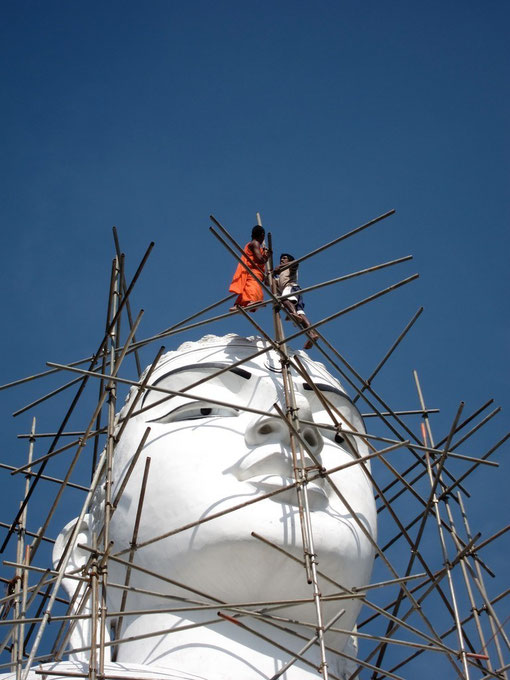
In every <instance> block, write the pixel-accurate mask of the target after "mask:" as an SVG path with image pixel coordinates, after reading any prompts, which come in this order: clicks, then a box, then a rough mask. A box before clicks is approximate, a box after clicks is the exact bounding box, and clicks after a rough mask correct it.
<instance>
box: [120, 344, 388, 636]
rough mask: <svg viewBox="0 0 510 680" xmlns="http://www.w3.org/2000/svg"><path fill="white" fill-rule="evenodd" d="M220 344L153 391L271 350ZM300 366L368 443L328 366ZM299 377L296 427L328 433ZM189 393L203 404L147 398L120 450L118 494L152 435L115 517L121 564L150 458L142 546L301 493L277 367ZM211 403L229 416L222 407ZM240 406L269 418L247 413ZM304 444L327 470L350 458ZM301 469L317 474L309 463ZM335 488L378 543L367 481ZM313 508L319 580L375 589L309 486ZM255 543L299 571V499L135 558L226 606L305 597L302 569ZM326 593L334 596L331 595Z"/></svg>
mask: <svg viewBox="0 0 510 680" xmlns="http://www.w3.org/2000/svg"><path fill="white" fill-rule="evenodd" d="M217 341H218V344H215V343H214V342H212V343H211V342H210V341H209V343H207V344H200V343H193V344H192V345H190V348H189V349H184V350H181V351H179V352H176V353H172V356H171V357H170V358H169V359H167V358H166V357H165V358H164V359H163V361H162V362H161V363H160V365H158V367H157V368H156V370H155V371H154V373H153V374H152V376H151V380H150V383H151V385H154V386H157V387H163V388H165V389H170V390H176V391H178V390H183V389H184V388H186V387H188V386H189V385H190V384H192V383H194V382H196V381H198V380H200V379H202V378H204V377H207V376H210V375H212V374H213V373H214V372H216V371H218V370H219V369H220V368H222V367H224V366H230V365H232V364H233V363H234V362H237V361H239V360H240V359H242V358H244V357H248V356H250V355H251V354H253V353H255V352H256V351H257V349H261V348H262V347H264V345H263V344H261V341H260V340H259V344H258V345H256V344H255V343H251V342H249V341H247V340H245V339H242V338H236V336H235V337H234V339H233V340H230V342H225V339H222V338H218V339H217ZM167 356H168V355H167ZM301 360H302V361H303V363H304V365H305V367H306V369H307V371H308V373H309V375H310V376H311V378H312V380H313V382H314V383H315V384H316V385H318V386H319V388H320V389H321V391H323V393H324V395H325V396H326V397H327V399H328V400H330V401H331V402H332V403H333V404H334V405H335V406H336V407H337V408H338V409H339V410H340V411H341V412H342V413H343V414H344V415H345V416H346V418H347V419H348V420H349V421H350V422H351V423H352V424H353V425H354V427H355V428H357V429H359V430H360V431H364V430H363V423H362V420H361V417H360V416H359V413H358V411H357V409H356V408H355V407H354V406H353V405H352V404H351V402H350V401H349V399H348V398H347V396H346V395H345V393H344V392H343V389H342V387H341V385H340V384H339V383H338V382H337V381H336V380H335V379H334V378H333V377H332V376H331V375H330V374H329V373H328V372H327V371H326V370H325V368H324V367H323V366H322V365H321V364H317V363H315V362H312V361H310V360H309V359H307V357H306V355H304V354H301ZM292 376H293V380H294V389H295V393H296V401H297V405H298V407H299V417H300V418H301V419H306V420H310V421H312V420H313V421H314V422H315V423H329V424H331V419H330V417H329V416H328V414H327V412H326V411H325V409H324V407H323V406H322V404H321V402H320V400H319V399H318V398H317V396H316V395H315V393H314V392H313V391H312V390H311V389H309V388H308V389H307V387H308V386H305V383H304V380H303V379H302V378H301V377H299V376H298V375H297V374H296V373H295V371H292ZM189 391H190V393H193V394H196V395H200V396H201V399H200V401H197V400H194V399H190V398H189V397H187V396H186V395H184V394H183V395H180V396H178V397H174V398H172V399H170V400H168V401H164V402H163V403H160V404H156V402H157V401H159V400H161V399H162V398H163V397H164V396H165V395H163V394H162V393H161V392H156V391H148V392H147V393H146V394H145V397H144V399H143V407H146V406H150V405H152V404H154V406H153V407H152V408H150V409H149V410H146V411H144V412H143V413H141V414H139V415H137V416H135V417H133V418H132V419H131V420H130V423H129V425H128V426H127V427H126V430H125V432H124V434H123V436H122V438H121V441H120V442H119V444H118V445H117V447H116V450H115V460H114V494H115V492H116V489H117V488H118V486H119V484H120V483H121V481H122V478H123V475H124V473H125V470H126V469H127V466H128V465H129V462H130V461H131V459H132V456H133V454H134V452H135V450H136V448H137V446H138V443H139V441H140V440H141V438H142V435H143V433H144V431H145V429H146V428H147V426H150V428H151V432H150V435H149V437H148V439H147V442H146V445H145V448H144V450H143V452H142V455H141V456H140V459H139V461H138V463H137V466H136V468H135V470H134V472H133V474H132V476H131V478H130V481H129V483H128V485H127V487H126V489H125V492H124V494H123V497H122V500H121V503H120V504H119V507H118V509H117V511H116V512H115V514H114V516H113V520H112V525H111V538H112V540H114V542H115V546H114V552H118V551H120V550H123V549H125V548H129V545H130V542H131V540H132V531H133V525H134V521H135V516H136V511H137V505H138V497H139V493H140V488H141V481H142V476H143V470H144V466H145V458H146V457H150V458H151V467H150V472H149V477H148V484H147V490H146V494H145V501H144V505H143V511H142V516H141V517H142V518H141V524H140V530H139V534H138V541H137V542H138V543H142V542H143V541H145V540H148V539H150V538H153V537H156V536H159V535H161V534H163V533H166V532H168V531H171V530H173V529H177V528H179V527H181V526H183V525H186V524H188V523H192V522H195V521H196V520H199V519H204V518H207V517H208V516H209V515H211V514H214V513H218V512H219V511H221V510H226V509H228V508H231V507H233V506H236V505H239V504H242V503H245V502H247V501H251V500H253V499H256V498H257V497H260V496H262V495H264V494H266V493H268V492H270V491H273V490H276V489H278V488H280V487H281V486H282V485H287V484H291V483H292V482H294V474H293V465H292V452H291V447H290V439H289V431H288V427H287V426H286V425H285V423H283V422H282V421H281V420H280V419H279V417H278V414H277V413H276V411H275V409H274V407H273V405H274V403H275V402H276V403H278V404H279V405H280V407H281V408H282V410H284V411H285V398H284V391H283V383H282V374H281V370H280V362H279V359H278V357H277V355H276V354H275V353H274V352H272V351H271V352H268V353H266V354H262V355H261V356H259V357H256V358H254V359H251V360H249V361H247V362H246V363H243V364H242V366H240V367H238V368H234V369H232V370H228V371H227V372H225V373H223V374H222V375H221V376H219V377H216V378H213V379H211V380H208V381H207V382H204V383H203V384H201V385H199V386H196V387H194V388H191V389H190V390H189ZM209 399H211V400H219V401H223V402H226V403H228V404H232V405H229V406H219V405H216V404H214V403H211V402H210V401H209ZM242 406H247V407H250V408H255V409H260V410H263V411H267V412H269V413H274V416H272V415H270V416H259V415H256V414H253V413H249V412H246V411H243V410H242ZM302 436H303V438H304V439H305V440H306V441H307V443H308V445H309V447H310V449H311V450H312V451H313V453H314V454H315V455H316V456H317V458H319V460H320V461H321V463H322V465H323V466H324V467H325V468H326V469H330V468H333V467H335V466H338V465H342V464H343V463H346V462H349V461H350V460H352V458H353V456H352V453H351V452H350V451H349V448H348V446H346V444H345V442H344V443H337V442H335V433H334V432H331V431H326V430H320V429H319V428H317V427H312V426H302ZM357 446H358V450H359V452H360V454H361V455H364V454H365V453H366V448H364V446H365V445H364V444H363V443H359V440H358V443H357ZM306 465H307V466H308V465H313V463H312V461H311V459H309V458H308V459H307V460H306ZM332 480H333V481H334V482H335V484H336V485H337V486H338V487H339V489H340V490H341V492H342V493H343V494H344V495H345V497H346V498H347V500H348V501H349V503H350V504H351V506H352V507H353V508H354V509H355V511H356V514H357V515H358V517H359V518H360V520H361V521H362V522H363V523H364V525H365V526H366V527H367V528H368V529H369V530H370V531H371V533H372V535H373V536H374V538H375V527H376V514H375V506H374V499H373V494H372V490H371V487H370V484H369V482H368V480H367V478H366V476H365V475H364V473H363V471H362V470H361V469H360V468H359V466H353V467H350V468H348V469H346V470H344V471H340V472H338V473H335V474H333V475H332ZM308 497H309V506H310V511H311V519H312V527H313V533H314V540H315V549H316V552H317V553H318V558H319V562H320V569H321V570H322V571H323V572H325V573H327V574H328V575H329V576H331V577H332V578H334V579H337V580H338V581H339V582H340V583H342V584H345V585H347V586H353V585H363V584H365V583H366V582H368V579H369V577H370V571H371V566H372V559H373V551H372V548H371V546H370V545H369V542H368V541H367V539H366V537H365V536H364V535H363V533H362V532H361V531H360V529H359V527H358V525H357V524H356V522H355V520H354V519H353V518H352V516H351V515H350V513H349V512H348V511H347V509H346V508H345V507H344V505H343V503H342V502H341V501H340V499H339V498H338V497H337V496H336V495H335V494H334V492H333V491H332V490H331V488H330V487H329V485H328V483H327V481H326V480H325V479H318V480H316V481H313V482H310V483H309V485H308ZM252 531H255V532H257V533H258V534H260V535H261V536H263V537H264V538H266V539H268V540H269V541H272V542H274V543H276V544H277V545H279V546H281V547H283V548H285V549H286V550H288V551H290V552H292V553H293V554H294V555H296V556H297V557H300V559H302V547H301V546H302V542H301V528H300V522H299V511H298V504H297V492H296V489H295V488H293V489H290V490H288V491H285V492H284V493H281V494H278V495H275V496H273V497H271V498H268V499H264V500H262V501H260V502H256V503H253V504H251V505H248V506H246V507H244V508H242V509H240V510H237V511H236V512H233V513H229V514H226V515H223V516H222V517H219V518H217V519H213V520H211V521H209V522H205V523H203V524H200V525H199V526H194V527H193V528H190V529H187V530H185V531H182V532H180V533H177V534H176V535H174V536H171V537H169V538H166V539H163V540H161V541H157V542H155V543H152V544H150V545H148V546H146V547H144V548H140V549H139V550H138V551H137V553H136V560H135V561H136V563H138V564H141V565H143V566H144V567H146V568H148V569H151V570H155V571H159V572H161V573H164V574H166V575H168V576H170V577H171V578H173V579H176V580H178V581H180V582H184V583H186V584H188V585H190V586H193V587H195V588H199V589H200V590H201V591H203V592H206V593H209V594H211V595H213V596H214V597H217V598H220V599H222V600H224V601H230V602H234V601H238V602H243V601H244V602H246V601H249V600H257V601H261V600H267V599H270V598H271V599H272V598H278V599H282V597H287V596H289V597H290V596H292V597H309V595H310V590H309V586H308V585H307V583H306V579H305V577H304V570H303V568H302V567H301V566H300V565H296V564H295V563H294V562H292V561H291V560H290V559H289V558H288V557H285V556H284V555H282V554H281V553H279V552H277V551H275V550H273V549H272V548H270V547H268V546H267V545H264V544H263V543H262V542H261V541H259V540H257V539H256V538H253V537H252V536H251V532H252ZM119 578H121V577H120V576H119ZM136 579H139V581H138V583H141V582H142V581H143V584H144V586H145V587H147V576H144V575H140V573H139V572H138V574H135V573H133V575H132V582H134V580H136ZM144 579H145V580H144ZM149 580H150V579H149ZM164 587H165V586H164V584H162V583H161V582H157V580H155V581H153V582H152V583H151V588H153V589H154V590H158V591H161V590H162V588H164ZM167 587H170V586H167ZM325 590H326V591H329V592H331V591H333V590H335V588H334V586H328V585H327V584H326V585H325ZM336 590H338V589H336ZM188 595H189V594H188ZM356 606H357V605H356ZM345 623H347V621H345Z"/></svg>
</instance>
